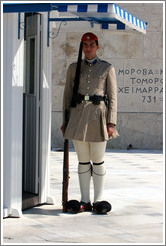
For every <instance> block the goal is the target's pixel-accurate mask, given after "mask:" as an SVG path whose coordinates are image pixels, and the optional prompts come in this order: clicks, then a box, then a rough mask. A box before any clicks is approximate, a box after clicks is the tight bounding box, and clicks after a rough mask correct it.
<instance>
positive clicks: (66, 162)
mask: <svg viewBox="0 0 166 246" xmlns="http://www.w3.org/2000/svg"><path fill="white" fill-rule="evenodd" d="M68 185H69V141H68V139H65V141H64V156H63V183H62V206H63V212H64V213H65V212H67V211H68V209H67V202H68Z"/></svg>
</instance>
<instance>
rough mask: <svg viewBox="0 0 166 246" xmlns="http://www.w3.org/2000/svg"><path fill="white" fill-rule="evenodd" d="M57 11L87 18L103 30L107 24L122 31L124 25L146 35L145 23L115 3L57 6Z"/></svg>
mask: <svg viewBox="0 0 166 246" xmlns="http://www.w3.org/2000/svg"><path fill="white" fill-rule="evenodd" d="M58 11H59V12H70V13H72V14H75V15H77V16H79V17H81V18H82V19H85V20H86V19H88V18H89V21H92V22H94V23H99V24H101V27H103V28H105V29H107V28H108V24H118V26H119V27H120V26H121V28H118V29H124V26H123V25H126V26H128V27H129V28H132V29H135V30H137V31H139V32H142V33H144V34H145V33H146V23H145V22H144V21H143V20H141V19H140V18H138V17H136V16H135V15H133V14H131V13H129V12H128V11H126V10H125V9H123V8H121V7H120V6H119V5H117V4H115V3H109V4H106V3H103V4H102V3H100V4H81V5H79V4H72V5H62V6H59V8H58ZM121 24H122V25H121Z"/></svg>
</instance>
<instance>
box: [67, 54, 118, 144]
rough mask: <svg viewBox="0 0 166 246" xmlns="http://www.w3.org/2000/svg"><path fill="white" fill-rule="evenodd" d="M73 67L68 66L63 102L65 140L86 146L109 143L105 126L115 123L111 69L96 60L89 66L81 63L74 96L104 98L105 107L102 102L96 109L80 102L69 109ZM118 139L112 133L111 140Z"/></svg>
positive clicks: (115, 97)
mask: <svg viewBox="0 0 166 246" xmlns="http://www.w3.org/2000/svg"><path fill="white" fill-rule="evenodd" d="M76 65H77V64H76V63H72V64H70V66H69V68H68V71H67V79H66V85H65V90H64V98H63V122H65V112H66V110H67V111H68V112H69V121H68V124H67V128H66V131H65V135H64V138H65V139H73V140H79V141H86V142H103V141H107V140H108V139H109V136H108V133H107V123H114V124H115V125H116V122H117V84H116V75H115V69H114V67H113V66H112V65H111V64H110V63H108V62H106V61H103V60H100V59H99V58H98V57H97V58H96V60H95V61H94V62H93V63H88V62H87V61H86V60H85V59H84V60H83V61H82V63H81V73H80V83H79V89H78V93H80V94H82V95H100V96H104V95H107V96H108V99H109V105H108V107H107V106H106V105H105V102H104V101H101V102H100V104H99V105H94V104H93V103H92V102H86V101H82V103H80V104H77V106H76V107H75V108H71V107H70V104H71V99H72V94H73V85H74V78H75V71H76ZM117 136H118V132H117V130H116V129H115V132H114V134H113V136H112V137H111V138H115V137H117Z"/></svg>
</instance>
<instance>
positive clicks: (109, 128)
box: [107, 123, 115, 137]
mask: <svg viewBox="0 0 166 246" xmlns="http://www.w3.org/2000/svg"><path fill="white" fill-rule="evenodd" d="M107 132H108V136H109V137H111V136H112V134H113V133H114V132H115V125H114V124H112V123H108V124H107Z"/></svg>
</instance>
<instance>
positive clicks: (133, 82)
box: [118, 68, 163, 104]
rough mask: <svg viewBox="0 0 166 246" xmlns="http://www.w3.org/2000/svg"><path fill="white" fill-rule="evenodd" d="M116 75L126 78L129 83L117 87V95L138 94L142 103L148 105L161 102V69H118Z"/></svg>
mask: <svg viewBox="0 0 166 246" xmlns="http://www.w3.org/2000/svg"><path fill="white" fill-rule="evenodd" d="M118 75H119V76H124V78H125V76H127V82H130V85H129V86H120V87H118V93H119V94H137V95H139V94H140V99H141V100H142V102H143V103H148V104H150V103H156V102H162V101H163V98H162V94H163V87H162V85H163V78H162V75H163V69H155V70H153V69H146V68H142V69H135V68H130V69H119V71H118ZM129 76H130V77H129ZM124 82H125V80H124Z"/></svg>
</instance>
